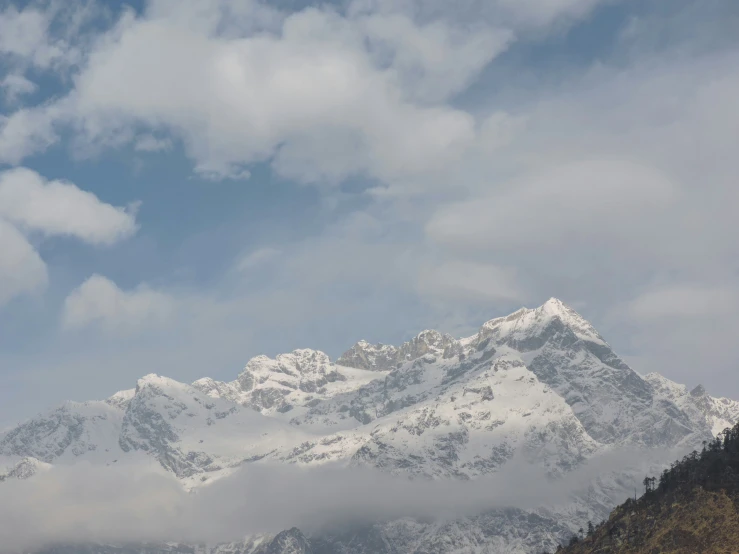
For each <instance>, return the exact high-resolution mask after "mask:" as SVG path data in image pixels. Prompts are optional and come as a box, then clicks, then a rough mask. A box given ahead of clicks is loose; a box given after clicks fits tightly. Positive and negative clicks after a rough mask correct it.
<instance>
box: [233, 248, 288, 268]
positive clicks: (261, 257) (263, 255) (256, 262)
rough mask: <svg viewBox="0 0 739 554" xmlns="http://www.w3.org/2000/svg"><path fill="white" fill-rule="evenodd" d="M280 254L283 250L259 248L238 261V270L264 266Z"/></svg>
mask: <svg viewBox="0 0 739 554" xmlns="http://www.w3.org/2000/svg"><path fill="white" fill-rule="evenodd" d="M280 254H281V252H280V251H279V250H277V249H276V248H269V247H265V248H259V249H257V250H255V251H253V252H250V253H249V254H247V255H246V256H244V257H243V258H241V260H240V261H238V262H237V263H236V269H237V270H238V271H249V270H252V269H255V268H258V267H261V266H264V265H265V264H268V263H269V262H271V261H273V260H274V259H275V258H277V257H278V256H279V255H280Z"/></svg>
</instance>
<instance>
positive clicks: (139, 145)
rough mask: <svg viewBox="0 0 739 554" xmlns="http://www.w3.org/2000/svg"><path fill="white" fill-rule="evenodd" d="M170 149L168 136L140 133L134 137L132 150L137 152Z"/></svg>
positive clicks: (170, 143)
mask: <svg viewBox="0 0 739 554" xmlns="http://www.w3.org/2000/svg"><path fill="white" fill-rule="evenodd" d="M171 149H172V141H171V140H170V139H168V138H157V137H155V136H154V135H142V136H140V137H138V138H137V139H136V144H134V150H136V151H138V152H161V151H164V150H171Z"/></svg>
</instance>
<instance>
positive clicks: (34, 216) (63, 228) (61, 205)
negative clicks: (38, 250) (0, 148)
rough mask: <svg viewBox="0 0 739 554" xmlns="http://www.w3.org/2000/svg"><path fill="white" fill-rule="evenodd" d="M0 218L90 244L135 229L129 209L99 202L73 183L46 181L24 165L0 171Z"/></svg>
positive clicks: (109, 241)
mask: <svg viewBox="0 0 739 554" xmlns="http://www.w3.org/2000/svg"><path fill="white" fill-rule="evenodd" d="M0 217H3V218H5V219H6V220H8V221H11V222H12V223H14V224H16V225H18V226H20V227H21V228H24V229H29V230H32V231H40V232H41V233H44V234H45V235H57V236H58V235H62V236H71V237H75V238H78V239H80V240H83V241H85V242H88V243H90V244H112V243H114V242H117V241H119V240H121V239H124V238H126V237H129V236H130V235H132V234H133V233H134V232H136V220H135V214H134V213H133V211H132V210H130V209H128V210H127V209H124V208H117V207H115V206H111V205H110V204H106V203H104V202H101V201H100V200H99V199H98V198H97V197H96V196H95V195H94V194H92V193H90V192H87V191H84V190H82V189H80V188H79V187H77V186H76V185H74V184H72V183H69V182H65V181H48V180H46V179H45V178H44V177H42V176H41V175H39V174H38V173H36V172H35V171H33V170H31V169H27V168H16V169H11V170H7V171H4V172H2V173H0Z"/></svg>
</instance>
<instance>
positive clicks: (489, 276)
mask: <svg viewBox="0 0 739 554" xmlns="http://www.w3.org/2000/svg"><path fill="white" fill-rule="evenodd" d="M419 287H420V290H421V292H422V293H423V294H425V295H428V296H430V297H441V298H446V299H447V300H451V301H463V302H475V301H478V302H479V301H488V300H516V301H517V300H522V299H523V298H525V295H524V293H523V292H522V290H521V288H520V286H519V284H518V283H517V282H516V274H515V270H512V269H505V268H500V267H497V266H495V265H491V264H483V263H476V262H465V261H449V262H444V263H442V264H440V265H438V266H431V267H428V268H426V269H425V270H423V271H422V272H421V274H420V279H419Z"/></svg>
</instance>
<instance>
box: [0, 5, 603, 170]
mask: <svg viewBox="0 0 739 554" xmlns="http://www.w3.org/2000/svg"><path fill="white" fill-rule="evenodd" d="M421 4H422V5H418V6H415V5H413V3H405V4H404V3H398V5H397V6H395V5H393V6H391V5H390V4H389V3H385V2H361V1H356V2H351V3H348V4H347V5H345V6H344V8H342V9H343V11H333V10H331V9H329V8H321V9H316V8H312V7H309V8H305V9H303V10H301V11H297V12H293V13H285V12H280V11H278V10H276V9H274V8H270V7H267V6H265V5H262V4H259V3H255V2H246V3H244V2H241V3H239V2H234V1H219V2H199V3H197V2H180V3H174V2H171V1H170V0H156V1H153V2H151V3H150V4H149V5H148V7H147V10H146V12H145V15H143V16H140V17H136V16H134V15H133V14H132V13H131V12H126V13H125V14H124V15H123V16H122V17H121V18H120V20H119V21H118V23H117V25H116V26H115V27H114V28H113V29H112V30H110V31H109V32H107V33H106V34H105V35H104V36H102V37H100V39H99V40H97V41H95V42H94V43H91V44H94V48H92V49H91V50H89V51H85V52H84V55H80V56H81V59H82V60H84V63H82V64H81V65H82V70H81V71H80V73H79V75H78V76H77V78H76V79H75V81H74V82H75V87H74V89H73V90H72V92H71V93H70V94H69V96H68V97H66V98H65V99H63V100H61V101H59V102H57V103H54V104H51V105H48V106H39V107H37V108H36V109H34V110H31V111H28V112H19V113H18V114H12V115H11V116H10V117H9V118H8V119H7V120H6V121H5V124H4V127H5V128H4V129H3V131H2V134H0V159H4V160H5V161H9V162H10V163H20V161H21V160H22V159H23V158H24V157H25V156H28V155H29V154H31V153H34V152H37V151H40V150H43V149H44V148H46V147H48V146H49V145H50V144H52V143H54V142H55V141H56V140H57V139H58V136H57V135H56V134H55V133H54V132H53V128H54V125H55V124H56V125H58V124H69V123H73V125H74V131H75V133H76V134H77V136H78V139H79V138H84V140H85V141H86V142H87V144H88V147H87V148H81V149H79V148H78V151H86V150H89V145H94V146H95V147H98V148H99V147H101V146H104V145H106V144H107V145H109V146H114V147H115V146H118V145H120V144H121V143H122V142H125V141H128V140H131V138H132V136H133V134H134V132H133V130H134V129H140V127H141V126H142V125H143V126H145V127H147V126H148V127H150V128H151V129H152V130H156V131H158V132H170V133H172V134H173V135H174V136H175V137H177V138H179V139H182V141H183V143H184V145H185V147H186V151H187V152H188V153H189V155H190V157H191V158H192V159H193V161H194V165H195V167H196V171H197V172H198V173H200V174H201V175H204V176H206V177H207V178H211V179H213V178H219V177H223V178H234V179H241V178H246V177H247V176H248V173H246V169H245V167H244V166H245V165H248V164H250V163H253V162H257V161H264V160H273V165H274V167H275V168H276V169H277V170H278V171H279V172H281V173H282V174H283V175H284V176H286V177H290V178H293V179H297V180H301V181H308V182H325V181H329V182H336V181H341V180H342V179H344V178H346V177H347V176H349V175H352V174H366V175H371V176H372V177H375V178H379V179H381V180H384V181H386V182H398V181H401V180H403V179H409V178H411V177H414V178H421V176H427V177H429V176H433V175H435V174H436V173H437V172H438V171H439V170H441V169H442V168H445V167H447V166H448V165H449V164H453V163H456V162H457V161H458V160H459V159H460V156H462V154H463V153H464V152H465V150H466V149H467V148H469V147H470V146H471V145H472V144H473V143H474V142H475V138H476V123H475V119H474V117H473V116H472V115H471V114H469V113H467V112H465V111H464V110H462V109H459V108H455V107H452V106H451V105H450V104H449V103H448V100H449V99H450V98H451V97H452V96H453V95H454V94H456V93H458V92H460V91H462V90H464V89H465V88H466V87H467V86H469V84H470V83H471V82H472V81H473V80H474V79H475V78H476V77H477V75H478V74H479V73H480V71H481V70H482V69H483V68H484V67H485V66H486V65H487V64H489V63H490V61H491V60H492V59H494V58H495V57H496V56H497V55H498V54H499V53H500V52H501V51H503V50H504V49H505V48H507V47H508V45H509V44H511V42H512V41H513V40H514V37H515V35H516V33H517V31H518V28H519V27H520V26H523V27H527V26H530V25H531V22H530V21H529V20H528V17H529V16H534V17H535V18H536V19H537V23H536V24H535V26H546V25H548V24H549V23H551V22H552V21H554V20H556V19H558V18H560V17H568V18H569V17H571V18H574V17H581V16H582V15H584V14H585V13H586V12H587V11H588V10H589V9H590V8H592V7H593V6H594V5H595V4H596V0H561V1H558V2H556V3H551V2H550V3H542V2H539V1H530V2H527V3H526V5H525V6H523V7H522V6H519V5H518V4H515V5H509V3H508V2H505V1H499V2H495V3H493V4H491V6H490V7H486V8H485V9H483V10H482V13H481V14H479V17H475V18H470V17H468V16H467V15H465V16H464V17H461V18H460V17H458V15H459V14H460V13H462V12H464V13H465V14H469V13H470V12H471V10H470V9H469V8H470V6H468V7H467V8H466V9H461V10H449V9H448V6H443V5H442V4H440V3H435V2H425V3H421ZM27 11H28V10H27ZM478 11H479V10H478ZM13 13H14V17H19V14H17V13H16V12H13ZM23 13H24V14H25V12H23ZM29 13H30V12H29ZM34 13H36V15H38V13H37V12H34ZM425 13H426V14H427V15H424V14H425ZM31 15H32V14H31ZM31 15H27V16H26V17H28V18H29V20H30V19H33V18H32V17H31ZM523 15H526V17H523ZM36 27H37V28H38V29H40V30H39V31H38V32H37V33H35V35H34V36H36V35H38V36H37V38H36V39H34V40H33V41H32V42H33V43H40V42H42V40H41V35H43V34H44V33H46V34H48V30H47V29H45V28H44V26H43V21H39V22H38V23H37V24H36ZM47 38H48V37H47ZM8 40H9V41H10V39H8ZM17 42H18V41H16V40H13V41H10V42H9V43H13V44H15V43H17ZM19 44H20V43H19ZM14 48H15V49H16V50H18V52H19V55H21V54H20V53H21V52H22V53H24V55H26V56H31V55H32V54H33V52H34V50H33V48H31V47H30V46H23V47H22V48H21V46H15V47H14ZM142 60H145V63H141V61H142ZM162 140H164V139H158V141H162ZM136 146H137V148H139V149H144V150H146V151H154V150H158V149H163V148H164V146H165V143H163V142H156V143H155V142H152V140H151V139H150V138H148V134H147V135H145V137H144V138H142V139H141V140H140V141H139V142H137V143H136Z"/></svg>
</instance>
